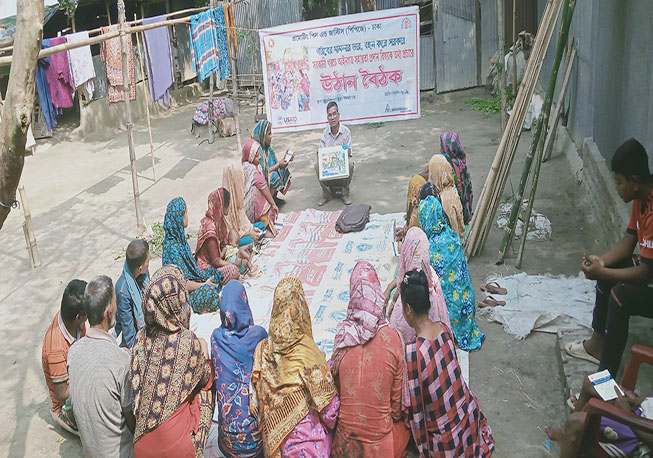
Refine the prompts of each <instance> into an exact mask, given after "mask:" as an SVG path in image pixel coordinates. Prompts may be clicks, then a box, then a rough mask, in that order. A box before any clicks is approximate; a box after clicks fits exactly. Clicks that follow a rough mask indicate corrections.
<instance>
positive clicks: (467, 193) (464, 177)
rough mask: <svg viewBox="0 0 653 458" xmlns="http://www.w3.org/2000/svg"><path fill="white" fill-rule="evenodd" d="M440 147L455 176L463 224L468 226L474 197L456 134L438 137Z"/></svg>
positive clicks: (463, 153)
mask: <svg viewBox="0 0 653 458" xmlns="http://www.w3.org/2000/svg"><path fill="white" fill-rule="evenodd" d="M440 145H442V150H443V151H444V152H445V154H446V155H447V156H449V159H450V160H451V165H452V166H453V169H454V172H455V174H456V186H457V188H458V193H459V195H460V201H461V203H462V206H463V219H464V222H465V224H468V223H469V222H470V221H471V219H472V215H473V212H474V208H473V207H472V199H473V197H474V195H473V193H472V179H471V178H470V176H469V172H468V170H467V155H466V154H465V150H464V149H463V145H462V144H461V143H460V138H459V137H458V134H457V133H456V132H452V131H449V132H445V133H443V134H442V135H440Z"/></svg>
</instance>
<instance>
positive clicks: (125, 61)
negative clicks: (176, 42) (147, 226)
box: [118, 0, 143, 229]
mask: <svg viewBox="0 0 653 458" xmlns="http://www.w3.org/2000/svg"><path fill="white" fill-rule="evenodd" d="M118 20H119V21H120V49H121V57H122V88H123V94H124V96H125V124H126V125H127V142H128V147H129V165H130V167H131V172H132V186H133V189H134V206H135V207H136V226H137V227H138V228H139V229H141V228H142V227H143V213H142V210H141V196H140V192H139V190H138V171H137V170H136V152H135V147H134V125H133V124H132V110H131V100H129V58H128V54H127V53H128V52H129V50H128V46H129V43H128V42H127V33H126V31H125V1H124V0H118Z"/></svg>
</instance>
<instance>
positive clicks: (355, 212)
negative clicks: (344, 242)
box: [336, 204, 372, 234]
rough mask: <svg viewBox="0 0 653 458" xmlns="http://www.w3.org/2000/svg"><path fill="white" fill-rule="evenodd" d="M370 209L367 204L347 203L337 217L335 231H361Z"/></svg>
mask: <svg viewBox="0 0 653 458" xmlns="http://www.w3.org/2000/svg"><path fill="white" fill-rule="evenodd" d="M371 210H372V206H371V205H367V204H357V205H349V206H348V207H347V208H345V209H344V210H343V211H342V213H341V214H340V216H339V217H338V220H337V221H336V231H338V232H340V233H341V234H346V233H347V232H359V231H362V230H363V229H365V225H366V224H367V223H368V222H369V221H370V211H371Z"/></svg>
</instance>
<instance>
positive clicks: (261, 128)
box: [252, 119, 291, 197]
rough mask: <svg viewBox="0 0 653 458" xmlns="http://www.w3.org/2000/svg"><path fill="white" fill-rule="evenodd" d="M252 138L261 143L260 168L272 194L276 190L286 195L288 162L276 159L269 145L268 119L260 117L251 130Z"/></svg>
mask: <svg viewBox="0 0 653 458" xmlns="http://www.w3.org/2000/svg"><path fill="white" fill-rule="evenodd" d="M252 138H253V139H254V140H256V141H257V142H258V143H259V145H261V168H262V169H263V176H265V179H266V180H267V182H268V183H269V185H270V190H271V191H272V195H273V196H274V197H276V196H277V192H280V193H281V194H283V195H286V193H287V192H288V190H289V189H290V179H291V176H290V170H288V163H287V162H286V161H285V160H282V161H281V162H278V161H277V155H276V154H275V153H274V150H273V149H272V147H271V146H270V144H271V143H272V124H271V123H270V121H267V120H265V119H261V120H260V121H259V122H258V124H256V127H255V128H254V131H253V132H252Z"/></svg>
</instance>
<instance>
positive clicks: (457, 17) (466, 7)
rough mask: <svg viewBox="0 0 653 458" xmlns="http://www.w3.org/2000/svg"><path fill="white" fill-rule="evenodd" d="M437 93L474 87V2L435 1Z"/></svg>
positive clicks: (455, 0)
mask: <svg viewBox="0 0 653 458" xmlns="http://www.w3.org/2000/svg"><path fill="white" fill-rule="evenodd" d="M434 5H435V8H436V10H435V27H434V32H435V76H436V89H437V91H438V92H447V91H455V90H457V89H466V88H469V87H475V86H477V75H476V65H477V61H476V2H475V0H434Z"/></svg>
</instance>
